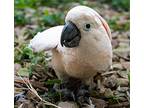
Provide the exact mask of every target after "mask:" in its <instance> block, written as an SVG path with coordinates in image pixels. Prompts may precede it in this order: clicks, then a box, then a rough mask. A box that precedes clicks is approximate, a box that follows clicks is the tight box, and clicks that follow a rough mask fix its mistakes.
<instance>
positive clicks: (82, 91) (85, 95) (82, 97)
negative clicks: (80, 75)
mask: <svg viewBox="0 0 144 108" xmlns="http://www.w3.org/2000/svg"><path fill="white" fill-rule="evenodd" d="M76 101H77V103H78V104H79V106H80V108H83V107H86V106H89V105H91V100H90V93H89V87H88V86H86V85H81V86H80V88H79V89H78V91H77V93H76Z"/></svg>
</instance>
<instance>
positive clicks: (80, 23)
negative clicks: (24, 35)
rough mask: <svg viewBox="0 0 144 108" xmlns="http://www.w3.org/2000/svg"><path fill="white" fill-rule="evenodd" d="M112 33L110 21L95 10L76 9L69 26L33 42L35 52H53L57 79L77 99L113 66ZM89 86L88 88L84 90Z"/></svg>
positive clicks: (40, 35) (68, 18)
mask: <svg viewBox="0 0 144 108" xmlns="http://www.w3.org/2000/svg"><path fill="white" fill-rule="evenodd" d="M111 40H112V36H111V31H110V27H109V25H108V24H107V22H106V20H105V19H104V18H103V17H102V16H101V15H100V14H99V13H98V12H97V11H96V10H94V9H92V8H90V7H87V6H82V5H80V6H76V7H73V8H72V9H70V10H69V11H68V13H67V15H66V17H65V24H64V25H59V26H55V27H51V28H49V29H47V30H45V31H43V32H39V33H37V34H36V35H35V36H34V38H33V39H32V40H30V44H29V47H30V48H31V49H32V50H33V51H34V52H41V51H49V50H50V51H51V52H52V66H53V69H54V70H55V73H56V75H57V77H58V78H59V79H60V80H62V81H64V82H65V83H64V85H65V87H66V88H67V89H68V91H70V92H74V95H76V96H78V95H77V94H81V93H80V92H79V91H80V89H86V90H87V86H88V87H89V86H90V85H91V84H92V81H93V77H94V76H95V75H97V74H98V73H104V72H106V71H107V70H109V69H110V67H111V65H112V55H113V54H112V45H111ZM82 85H87V86H82Z"/></svg>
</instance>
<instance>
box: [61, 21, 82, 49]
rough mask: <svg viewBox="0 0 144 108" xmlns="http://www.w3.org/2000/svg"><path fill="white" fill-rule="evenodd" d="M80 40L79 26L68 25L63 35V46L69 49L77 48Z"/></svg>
mask: <svg viewBox="0 0 144 108" xmlns="http://www.w3.org/2000/svg"><path fill="white" fill-rule="evenodd" d="M80 39H81V34H80V31H79V29H78V28H77V26H76V25H75V24H74V23H72V22H68V23H66V24H65V26H64V28H63V30H62V34H61V45H62V46H63V45H64V46H65V47H68V48H73V47H77V46H78V45H79V42H80Z"/></svg>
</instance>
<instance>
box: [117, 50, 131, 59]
mask: <svg viewBox="0 0 144 108" xmlns="http://www.w3.org/2000/svg"><path fill="white" fill-rule="evenodd" d="M114 54H115V55H116V56H118V57H120V58H122V59H124V60H125V61H130V59H129V58H126V57H123V56H121V55H120V54H117V53H115V52H114Z"/></svg>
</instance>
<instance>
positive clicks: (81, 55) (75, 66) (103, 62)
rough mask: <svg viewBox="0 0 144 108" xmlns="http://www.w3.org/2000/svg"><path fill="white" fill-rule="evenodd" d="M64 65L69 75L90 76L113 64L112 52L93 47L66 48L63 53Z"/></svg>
mask: <svg viewBox="0 0 144 108" xmlns="http://www.w3.org/2000/svg"><path fill="white" fill-rule="evenodd" d="M63 62H64V67H65V70H66V72H67V74H68V75H70V76H73V77H77V78H89V77H92V76H94V75H95V74H97V72H99V71H103V70H106V69H107V68H108V67H109V66H110V65H111V62H112V61H111V54H109V53H108V52H104V51H102V52H97V51H94V50H93V49H88V50H82V49H79V48H76V49H71V50H66V51H65V52H64V55H63Z"/></svg>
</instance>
